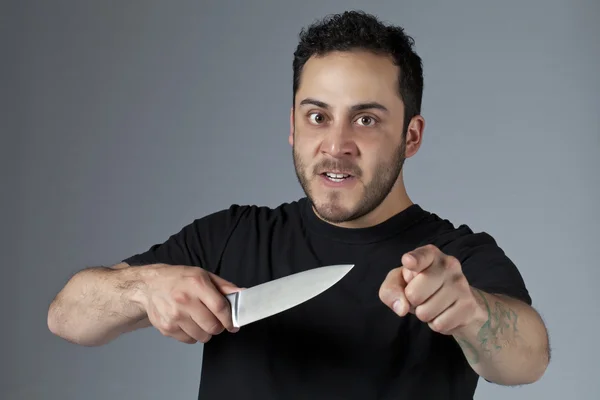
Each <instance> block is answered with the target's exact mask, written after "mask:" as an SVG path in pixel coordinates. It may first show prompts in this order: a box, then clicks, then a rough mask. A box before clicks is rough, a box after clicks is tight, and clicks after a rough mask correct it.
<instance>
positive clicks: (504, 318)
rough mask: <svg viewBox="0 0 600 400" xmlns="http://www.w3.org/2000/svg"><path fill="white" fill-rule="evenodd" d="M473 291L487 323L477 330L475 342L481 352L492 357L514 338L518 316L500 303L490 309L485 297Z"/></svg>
mask: <svg viewBox="0 0 600 400" xmlns="http://www.w3.org/2000/svg"><path fill="white" fill-rule="evenodd" d="M475 291H476V292H477V294H479V296H480V297H481V299H482V301H483V304H484V305H485V308H486V310H487V313H488V319H487V321H486V322H485V323H484V324H483V325H482V327H481V329H479V332H478V334H477V340H478V342H479V345H480V347H481V349H482V350H483V352H484V353H487V354H488V355H492V354H493V353H496V352H498V351H500V350H502V348H503V347H506V346H507V345H509V344H510V343H511V342H512V341H513V340H514V338H515V337H516V335H517V333H518V328H517V322H518V315H517V313H516V312H515V311H514V310H512V309H511V308H508V307H507V306H506V305H505V304H503V303H502V302H500V301H496V302H495V304H494V308H493V309H492V307H491V306H490V304H489V302H488V300H487V298H486V297H485V295H484V294H483V293H481V291H479V290H477V289H476V290H475Z"/></svg>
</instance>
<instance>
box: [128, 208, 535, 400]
mask: <svg viewBox="0 0 600 400" xmlns="http://www.w3.org/2000/svg"><path fill="white" fill-rule="evenodd" d="M430 243H431V244H434V245H436V246H437V247H439V248H440V249H441V250H442V251H443V252H445V253H446V254H450V255H453V256H455V257H457V258H458V259H459V260H460V262H461V263H462V269H463V272H464V274H465V276H466V277H467V279H468V281H469V282H470V284H471V285H472V286H474V287H477V288H479V289H481V290H484V291H486V292H490V293H499V294H506V295H510V296H513V297H516V298H518V299H521V300H523V301H525V302H526V303H528V304H531V298H530V297H529V294H528V291H527V289H526V287H525V284H524V282H523V279H522V277H521V275H520V273H519V271H518V270H517V268H516V266H515V265H514V264H513V263H512V262H511V260H510V259H509V258H508V257H507V256H506V255H505V254H504V252H503V251H502V249H501V248H500V247H498V245H497V244H496V242H495V241H494V239H493V238H492V237H491V236H490V235H488V234H486V233H474V232H473V231H472V230H471V229H470V228H469V227H468V226H466V225H460V226H458V227H455V226H454V225H453V224H452V223H451V222H449V221H448V220H445V219H442V218H440V217H439V216H437V215H436V214H434V213H431V212H428V211H426V210H423V209H422V208H421V207H420V206H419V205H416V204H415V205H412V206H410V207H409V208H408V209H406V210H404V211H402V212H401V213H399V214H397V215H395V216H394V217H392V218H390V219H388V220H387V221H385V222H383V223H381V224H379V225H377V226H374V227H368V228H361V229H345V228H340V227H336V226H333V225H330V224H327V223H325V222H324V221H322V220H321V219H319V218H318V217H317V216H316V215H315V214H314V212H313V210H312V207H311V204H310V202H309V201H308V200H307V199H306V198H302V199H300V200H298V201H295V202H291V203H285V204H282V205H280V206H279V207H276V208H269V207H260V206H240V205H233V206H231V207H230V208H229V209H225V210H222V211H219V212H215V213H213V214H210V215H208V216H205V217H203V218H199V219H197V220H195V221H194V222H192V223H191V224H189V225H187V226H186V227H184V228H183V229H182V230H181V231H180V232H178V233H176V234H174V235H172V236H171V237H170V238H168V240H166V242H165V243H162V244H156V245H154V246H152V247H151V248H150V249H149V250H147V251H146V252H144V253H142V254H138V255H135V256H133V257H130V258H128V259H126V260H124V261H126V262H128V263H129V264H130V265H144V264H150V263H165V264H172V265H173V264H179V265H192V266H198V267H202V268H205V269H207V270H208V271H211V272H213V273H216V274H218V275H219V276H221V277H223V278H225V279H227V280H229V281H231V282H233V283H235V284H236V285H238V286H240V287H251V286H254V285H257V284H260V283H263V282H266V281H270V280H272V279H276V278H280V277H283V276H286V275H289V274H292V273H296V272H300V271H304V270H307V269H311V268H315V267H320V266H324V265H331V264H354V265H355V267H354V268H353V269H352V270H351V271H350V272H349V273H348V274H347V275H346V276H345V277H344V278H343V279H342V280H341V281H339V282H338V283H337V284H335V285H334V286H333V287H331V288H330V289H329V290H327V291H325V292H323V293H322V294H320V295H318V296H316V297H314V298H313V299H311V300H309V301H307V302H305V303H303V304H301V305H299V306H296V307H294V308H292V309H290V310H287V311H285V312H282V313H280V314H277V315H275V316H272V317H269V318H266V319H263V320H261V321H258V322H254V323H252V324H250V325H247V326H244V327H242V328H241V329H240V331H239V332H237V333H234V334H231V333H228V332H224V333H222V334H220V335H217V336H214V337H213V338H212V339H211V340H210V341H209V342H208V343H207V344H206V345H205V347H204V352H203V361H202V376H201V382H200V388H199V397H198V398H199V399H201V400H213V399H214V400H222V399H224V398H229V399H231V398H243V399H247V400H250V399H260V400H265V399H286V400H287V399H310V400H320V399H323V400H334V399H344V400H351V399H360V400H366V399H394V400H398V399H471V398H473V394H474V391H475V388H476V385H477V381H478V375H477V374H476V373H475V372H474V371H473V370H472V368H471V367H470V366H469V365H468V363H467V361H466V359H465V357H464V355H463V353H462V351H461V349H460V347H459V346H458V345H457V343H456V341H455V340H454V339H453V337H452V336H446V335H441V334H438V333H436V332H433V331H432V330H431V329H430V328H429V327H428V326H427V324H425V323H422V322H421V321H419V320H418V319H417V318H416V317H415V316H414V315H412V314H409V315H408V316H406V317H403V318H401V317H398V316H397V315H396V314H394V313H393V312H392V311H391V310H390V309H389V308H387V307H386V306H385V305H384V304H383V303H382V302H381V300H380V299H379V287H380V286H381V284H382V282H383V281H384V279H385V277H386V275H387V273H388V272H389V271H390V270H391V269H393V268H397V267H399V266H400V258H401V257H402V255H403V254H404V253H405V252H407V251H410V250H413V249H415V248H417V247H420V246H423V245H425V244H430Z"/></svg>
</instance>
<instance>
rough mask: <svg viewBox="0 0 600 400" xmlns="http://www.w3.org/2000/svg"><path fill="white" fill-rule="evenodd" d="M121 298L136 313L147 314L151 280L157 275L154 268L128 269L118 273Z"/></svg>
mask: <svg viewBox="0 0 600 400" xmlns="http://www.w3.org/2000/svg"><path fill="white" fill-rule="evenodd" d="M118 272H119V273H120V274H121V276H120V277H119V286H120V288H121V289H122V292H121V297H122V299H123V300H124V302H125V303H127V304H130V305H131V306H132V308H133V309H134V310H135V311H136V313H138V314H139V313H143V314H145V313H146V309H147V305H148V298H149V296H148V287H149V281H150V279H151V278H152V277H153V276H155V275H156V274H157V272H156V269H155V268H153V266H140V267H127V268H123V269H121V270H119V271H118Z"/></svg>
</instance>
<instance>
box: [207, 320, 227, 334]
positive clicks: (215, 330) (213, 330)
mask: <svg viewBox="0 0 600 400" xmlns="http://www.w3.org/2000/svg"><path fill="white" fill-rule="evenodd" d="M223 329H224V328H223V325H221V324H220V323H218V322H215V323H214V324H212V325H211V326H210V327H209V328H208V329H207V330H206V333H208V334H209V335H218V334H219V333H221V332H223Z"/></svg>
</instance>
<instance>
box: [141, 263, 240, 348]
mask: <svg viewBox="0 0 600 400" xmlns="http://www.w3.org/2000/svg"><path fill="white" fill-rule="evenodd" d="M148 275H149V277H148V278H147V279H146V280H145V281H146V288H145V289H144V295H143V296H142V297H143V299H144V300H143V304H142V305H143V307H144V309H145V311H146V314H147V315H148V319H149V321H150V323H151V324H152V325H153V326H154V327H155V328H156V329H158V330H159V331H160V332H161V333H162V334H163V335H164V336H169V337H172V338H174V339H176V340H179V341H180V342H183V343H190V344H192V343H196V342H202V343H206V342H208V341H209V340H210V339H211V338H212V336H213V335H218V334H220V333H222V332H223V331H224V330H225V329H226V330H228V331H230V332H235V331H236V329H234V327H233V322H232V319H231V307H230V304H229V301H227V299H226V298H225V295H226V294H229V293H233V292H236V291H239V290H241V289H240V288H238V287H237V286H236V285H234V284H233V283H231V282H228V281H226V280H224V279H222V278H220V277H219V276H217V275H215V274H212V273H210V272H208V271H205V270H203V269H201V268H198V267H188V266H181V265H159V266H156V267H152V270H151V271H150V273H149V274H148Z"/></svg>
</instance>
